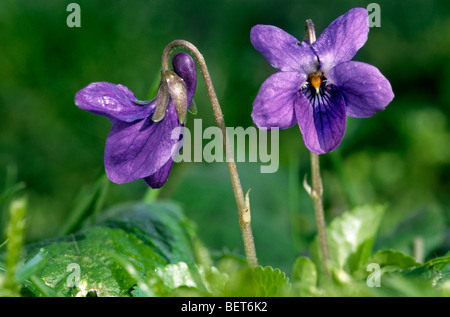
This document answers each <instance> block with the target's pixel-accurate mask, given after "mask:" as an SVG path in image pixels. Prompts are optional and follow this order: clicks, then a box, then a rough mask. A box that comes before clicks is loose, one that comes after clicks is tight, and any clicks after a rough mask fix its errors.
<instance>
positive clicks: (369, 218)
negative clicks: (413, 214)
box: [311, 205, 385, 273]
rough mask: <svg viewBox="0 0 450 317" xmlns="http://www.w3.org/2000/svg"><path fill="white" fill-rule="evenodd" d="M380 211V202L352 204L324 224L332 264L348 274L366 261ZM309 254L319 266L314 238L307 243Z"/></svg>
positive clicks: (320, 266)
mask: <svg viewBox="0 0 450 317" xmlns="http://www.w3.org/2000/svg"><path fill="white" fill-rule="evenodd" d="M384 210H385V207H384V206H380V205H377V206H361V207H356V208H354V209H352V210H350V211H347V212H345V213H343V214H342V215H341V216H340V217H338V218H335V219H333V220H332V221H331V223H330V224H329V225H328V226H327V239H328V246H329V251H330V260H331V263H332V265H334V266H335V267H336V268H337V269H344V270H345V271H347V272H349V273H352V272H354V271H355V270H357V269H358V268H359V267H360V266H361V265H362V264H364V263H366V261H367V259H368V258H369V256H370V253H371V250H372V245H373V242H374V240H375V236H376V233H377V230H378V227H379V225H380V222H381V219H382V217H383V214H384ZM311 255H312V257H313V259H314V261H315V262H316V264H317V266H318V268H319V269H322V261H321V258H322V256H321V254H320V248H319V243H318V238H317V237H316V239H315V240H314V242H313V244H312V246H311Z"/></svg>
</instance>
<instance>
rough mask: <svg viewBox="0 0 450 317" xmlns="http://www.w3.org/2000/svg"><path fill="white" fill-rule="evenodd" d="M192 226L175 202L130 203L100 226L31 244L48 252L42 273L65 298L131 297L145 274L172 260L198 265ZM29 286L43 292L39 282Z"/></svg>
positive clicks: (31, 248)
mask: <svg viewBox="0 0 450 317" xmlns="http://www.w3.org/2000/svg"><path fill="white" fill-rule="evenodd" d="M187 224H188V221H187V219H186V218H185V217H184V216H183V214H182V212H181V210H180V209H179V208H178V207H177V206H176V205H174V204H171V203H153V204H148V203H134V204H125V205H122V206H119V207H116V208H114V209H112V210H110V211H108V212H107V213H105V215H104V216H103V217H102V218H101V219H100V221H99V222H98V223H97V224H96V225H95V226H92V227H90V228H86V229H84V230H82V231H80V232H77V233H75V234H72V235H69V236H66V237H62V238H57V239H53V240H47V241H43V242H39V243H36V244H32V245H29V246H28V247H27V254H28V255H29V256H30V257H31V256H34V255H35V254H36V253H37V251H38V250H40V249H41V248H43V249H44V250H45V251H46V252H47V254H48V255H47V256H46V259H47V262H46V265H45V267H43V268H42V270H40V271H39V272H37V274H36V276H37V277H38V278H40V279H42V280H43V281H44V282H45V284H47V285H49V286H50V287H52V288H53V289H55V290H56V291H57V292H60V293H61V294H63V295H64V296H87V295H96V296H123V295H130V291H131V290H132V289H133V287H135V286H136V283H137V282H138V277H140V276H141V277H144V276H146V277H148V276H149V275H152V274H157V273H155V272H157V269H158V268H162V267H165V266H167V265H168V264H171V263H179V262H184V263H186V265H187V266H189V267H193V266H194V264H195V258H194V252H193V249H192V245H191V242H190V236H191V235H192V233H191V232H188V230H190V229H191V228H192V226H189V225H187ZM131 267H132V268H133V270H134V271H133V272H134V275H133V274H130V270H129V269H130V268H131ZM172 273H174V272H172ZM27 288H28V290H30V291H31V292H33V293H34V294H35V295H39V293H38V291H37V290H36V289H35V287H34V286H33V285H31V284H27ZM146 294H147V295H148V293H146Z"/></svg>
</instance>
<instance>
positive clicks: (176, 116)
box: [75, 8, 394, 188]
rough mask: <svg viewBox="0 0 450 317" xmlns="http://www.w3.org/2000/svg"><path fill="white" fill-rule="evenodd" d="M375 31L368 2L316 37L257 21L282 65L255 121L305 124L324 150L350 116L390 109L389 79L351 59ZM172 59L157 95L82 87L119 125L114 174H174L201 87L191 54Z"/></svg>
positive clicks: (95, 109)
mask: <svg viewBox="0 0 450 317" xmlns="http://www.w3.org/2000/svg"><path fill="white" fill-rule="evenodd" d="M368 32H369V27H368V12H367V10H365V9H361V8H356V9H352V10H350V11H348V12H347V13H346V14H344V15H342V16H340V17H339V18H337V19H336V20H335V21H333V22H332V23H331V24H330V25H329V26H328V28H327V29H326V30H325V31H324V32H323V33H322V34H321V35H320V37H319V38H318V39H317V41H315V42H313V43H310V42H309V41H308V42H305V41H303V42H300V41H298V40H297V39H296V38H294V37H293V36H291V35H289V34H288V33H286V32H284V31H283V30H281V29H279V28H277V27H275V26H269V25H256V26H254V27H253V28H252V30H251V34H250V38H251V42H252V44H253V46H254V47H255V48H256V49H257V50H258V51H259V52H260V53H261V54H262V55H263V56H264V57H265V58H266V59H267V60H268V61H269V63H270V64H271V65H272V66H274V67H276V68H278V69H280V70H281V71H280V72H277V73H275V74H273V75H272V76H270V77H269V78H268V79H267V80H266V81H265V82H264V83H263V84H262V86H261V88H260V90H259V92H258V95H257V96H256V99H255V101H254V103H253V111H252V118H253V121H254V122H255V124H256V125H257V126H258V127H261V128H274V127H277V128H280V129H286V128H290V127H292V126H293V125H295V124H296V123H298V125H299V127H300V131H301V133H302V135H303V140H304V142H305V145H306V147H307V148H308V149H309V150H310V151H311V152H313V153H316V154H322V153H326V152H330V151H333V150H334V149H336V148H337V147H338V145H339V144H340V142H341V141H342V138H343V137H344V132H345V126H346V117H347V116H352V117H358V118H365V117H370V116H373V115H374V114H375V113H377V112H378V111H380V110H384V108H385V107H386V106H387V105H388V104H389V103H390V102H391V100H392V99H393V97H394V94H393V92H392V88H391V85H390V83H389V81H388V80H387V79H386V78H385V77H384V76H383V75H382V74H381V73H380V71H379V70H378V69H377V68H376V67H374V66H372V65H368V64H365V63H362V62H355V61H351V59H352V58H353V57H354V56H355V54H356V52H357V51H358V50H359V49H360V48H361V47H362V46H363V45H364V43H365V42H366V40H367V35H368ZM172 64H173V68H174V71H173V72H172V71H163V72H162V81H161V84H160V87H159V89H158V94H157V96H156V97H155V99H153V100H151V101H148V102H145V101H139V100H138V99H137V98H136V96H135V95H134V94H133V93H132V92H131V91H130V90H129V89H128V88H127V87H125V86H122V85H115V84H111V83H108V82H96V83H92V84H90V85H88V86H87V87H85V88H84V89H82V90H80V91H79V92H78V93H77V94H76V97H75V104H76V105H77V106H78V107H80V108H82V109H84V110H87V111H89V112H92V113H95V114H99V115H103V116H106V117H107V118H108V119H109V120H110V121H111V122H112V124H113V126H112V129H111V131H110V133H109V135H108V138H107V140H106V147H105V170H106V174H107V176H108V178H109V179H110V180H111V181H113V182H115V183H119V184H122V183H128V182H131V181H134V180H136V179H139V178H143V179H144V180H145V182H146V183H147V184H148V185H149V186H150V187H152V188H159V187H161V186H163V185H164V184H165V182H166V181H167V179H168V177H169V174H170V171H171V169H172V165H173V158H174V156H175V155H176V154H177V153H178V151H179V150H180V149H181V147H180V144H182V137H183V136H182V135H181V136H180V139H177V138H173V137H172V132H173V131H174V129H176V128H179V127H182V126H184V119H185V116H186V111H187V108H189V106H190V104H191V102H192V99H193V95H194V92H195V87H196V69H195V63H194V60H193V59H192V57H191V56H190V55H188V54H186V53H177V54H175V55H174V57H173V59H172ZM180 141H181V142H180Z"/></svg>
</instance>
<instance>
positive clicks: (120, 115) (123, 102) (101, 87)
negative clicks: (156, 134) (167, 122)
mask: <svg viewBox="0 0 450 317" xmlns="http://www.w3.org/2000/svg"><path fill="white" fill-rule="evenodd" d="M133 100H137V98H136V96H135V95H134V94H133V92H132V91H131V90H130V89H128V88H127V87H125V86H123V85H120V84H119V85H116V84H112V83H108V82H95V83H91V84H89V85H88V86H86V87H85V88H83V89H81V90H80V91H79V92H77V94H76V96H75V104H76V105H77V106H78V107H80V108H81V109H84V110H87V111H89V112H92V113H95V114H99V115H103V116H106V117H108V118H109V119H110V120H112V121H113V120H120V121H125V122H133V121H136V120H139V119H143V118H146V117H148V116H149V115H150V113H152V111H153V110H154V107H155V102H154V101H152V102H151V103H150V104H149V105H145V106H143V105H137V104H135V103H134V102H133Z"/></svg>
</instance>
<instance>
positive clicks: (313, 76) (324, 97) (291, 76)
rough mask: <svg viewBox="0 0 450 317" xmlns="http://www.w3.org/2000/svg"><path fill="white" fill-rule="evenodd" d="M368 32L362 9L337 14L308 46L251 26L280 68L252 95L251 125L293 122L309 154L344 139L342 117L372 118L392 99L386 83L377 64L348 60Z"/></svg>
mask: <svg viewBox="0 0 450 317" xmlns="http://www.w3.org/2000/svg"><path fill="white" fill-rule="evenodd" d="M368 33H369V26H368V12H367V10H366V9H362V8H355V9H351V10H350V11H348V12H347V13H346V14H344V15H342V16H340V17H339V18H337V19H336V20H335V21H333V22H332V23H331V24H330V25H329V26H328V28H327V29H325V31H324V32H323V33H322V34H321V35H320V37H319V38H318V39H317V41H315V42H313V43H312V45H310V41H309V40H307V41H303V42H300V41H298V40H297V39H296V38H294V37H293V36H291V35H289V34H288V33H286V32H285V31H283V30H281V29H279V28H277V27H275V26H270V25H256V26H254V27H253V28H252V30H251V33H250V39H251V42H252V44H253V46H254V47H255V48H256V49H257V50H258V51H259V52H260V53H261V54H262V55H263V56H264V57H265V58H266V59H267V61H268V62H269V63H270V64H271V65H272V66H273V67H275V68H278V69H280V70H281V72H278V73H275V74H273V75H272V76H270V77H269V78H268V79H267V80H266V81H265V82H264V83H263V84H262V86H261V88H260V90H259V92H258V94H257V96H256V99H255V101H254V103H253V111H252V118H253V121H254V122H255V124H256V125H257V126H258V127H265V128H273V127H278V128H280V129H287V128H290V127H292V126H293V125H295V124H296V123H298V125H299V127H300V131H301V133H302V136H303V140H304V142H305V145H306V147H307V148H308V149H309V150H310V151H311V152H313V153H316V154H323V153H327V152H331V151H333V150H335V149H336V148H337V147H338V146H339V144H340V143H341V141H342V139H343V137H344V132H345V126H346V116H350V117H357V118H366V117H370V116H373V115H374V114H375V113H377V112H378V111H381V110H384V109H385V107H386V106H387V105H388V104H389V103H390V102H391V101H392V99H393V98H394V93H393V92H392V88H391V85H390V83H389V81H388V80H387V79H386V78H385V77H384V76H383V75H382V74H381V73H380V71H379V70H378V69H377V68H376V67H374V66H372V65H368V64H366V63H362V62H356V61H351V59H352V58H353V57H354V56H355V54H356V52H357V51H358V50H359V49H360V48H361V47H362V46H363V45H364V43H365V42H366V40H367V36H368Z"/></svg>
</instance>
